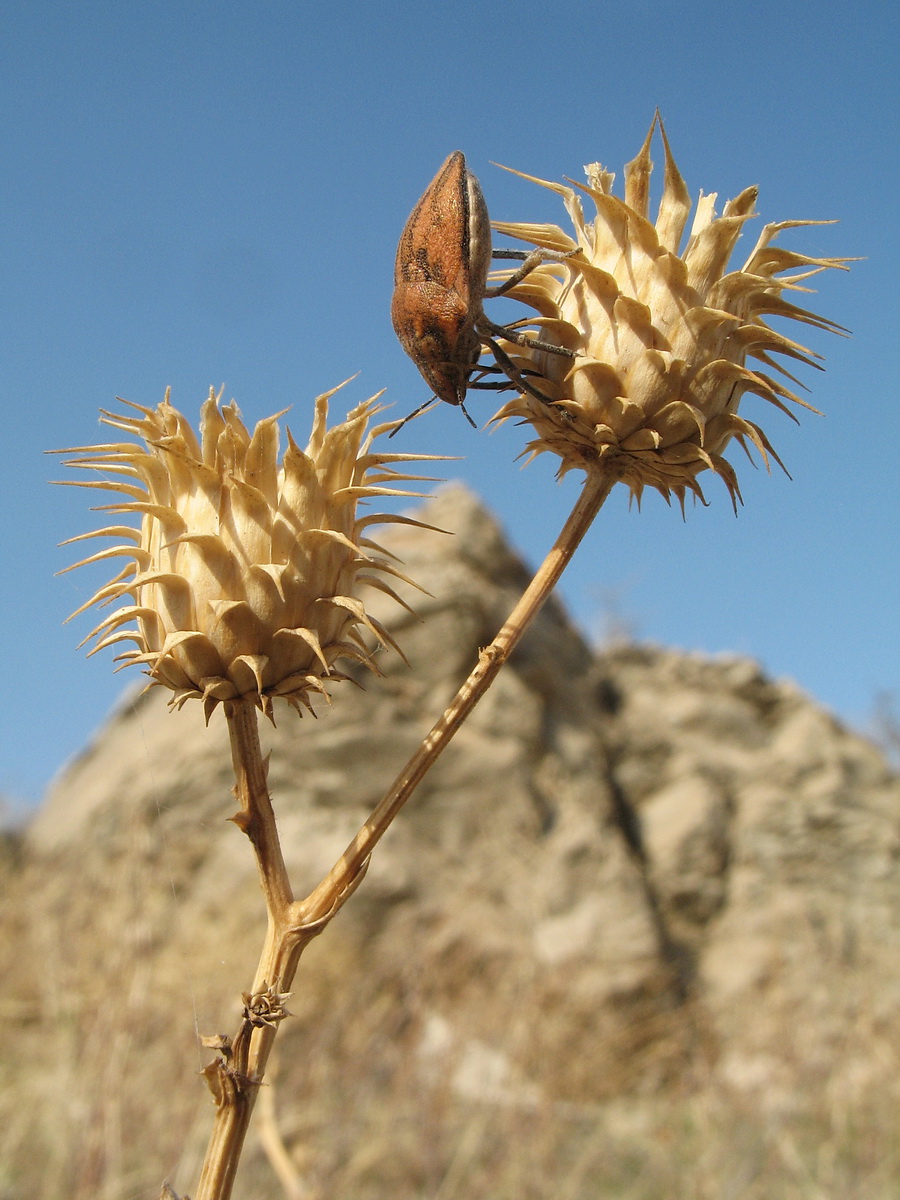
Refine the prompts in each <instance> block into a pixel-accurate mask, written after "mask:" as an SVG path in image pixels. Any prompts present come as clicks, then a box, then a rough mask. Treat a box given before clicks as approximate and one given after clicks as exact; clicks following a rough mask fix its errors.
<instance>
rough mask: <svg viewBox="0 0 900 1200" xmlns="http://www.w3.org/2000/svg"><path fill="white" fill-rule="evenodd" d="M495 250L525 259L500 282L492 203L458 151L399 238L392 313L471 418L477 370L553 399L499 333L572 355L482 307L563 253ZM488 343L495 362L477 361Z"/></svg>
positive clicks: (434, 381) (415, 356) (414, 352)
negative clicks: (494, 262)
mask: <svg viewBox="0 0 900 1200" xmlns="http://www.w3.org/2000/svg"><path fill="white" fill-rule="evenodd" d="M493 257H498V258H499V257H502V258H519V259H522V260H524V261H523V262H522V265H521V267H520V268H519V269H518V270H517V271H515V272H514V273H513V275H512V276H511V277H510V278H509V279H507V280H505V281H504V282H503V283H502V284H500V285H499V286H498V287H488V285H487V277H488V272H489V270H490V266H491V258H492V250H491V223H490V217H489V216H488V210H487V204H486V203H485V200H484V196H483V194H482V191H481V187H480V186H479V183H478V180H477V179H476V178H475V176H474V175H473V174H472V173H471V172H470V171H469V170H468V169H467V167H466V160H465V156H464V155H463V154H462V152H461V151H459V150H456V151H454V153H453V154H451V155H450V157H449V158H448V159H447V161H446V162H445V163H444V165H443V166H442V167H441V169H440V170H439V171H438V173H437V175H435V177H434V179H433V180H432V181H431V183H430V184H429V186H428V188H427V190H426V192H425V194H424V195H423V196H422V199H421V200H420V201H419V203H418V204H417V205H416V207H415V208H414V209H413V211H412V213H411V214H410V217H409V220H408V221H407V222H406V226H405V228H404V230H403V233H402V235H401V237H400V245H399V246H398V247H397V261H396V265H395V268H394V297H393V300H392V302H391V318H392V320H393V323H394V331H395V333H396V334H397V337H398V338H399V339H400V344H401V345H402V346H403V349H404V350H405V351H406V353H407V354H408V355H409V356H410V358H411V359H412V360H413V362H414V363H415V364H416V366H417V367H418V368H419V371H420V372H421V374H422V377H423V378H424V379H425V382H426V383H427V384H428V386H429V387H430V388H431V389H432V390H433V392H434V394H435V396H436V397H437V398H438V399H439V400H444V401H446V403H447V404H458V405H459V407H460V408H461V409H462V411H463V413H464V414H465V416H466V417H467V419H468V420H469V422H470V423H471V424H474V422H473V421H472V419H471V417H469V414H468V413H467V412H466V409H465V405H464V403H463V401H464V400H465V396H466V392H467V390H468V389H469V388H470V387H477V386H479V384H477V383H472V375H473V374H475V373H476V372H480V373H482V374H483V373H485V372H486V371H490V370H498V369H499V370H500V371H502V372H503V373H504V374H505V375H506V376H507V377H508V378H509V379H510V380H511V381H512V382H513V383H514V384H515V385H516V386H518V387H520V388H522V389H523V390H524V391H527V392H530V393H531V394H532V395H534V396H536V397H537V398H538V399H539V400H543V401H544V402H545V403H548V404H549V403H551V401H550V399H549V397H547V396H544V395H543V394H542V393H541V392H539V391H538V390H537V388H535V387H534V385H533V384H531V383H529V381H528V380H527V379H526V378H525V377H524V375H523V373H522V371H520V370H519V368H518V367H516V366H515V364H514V363H513V362H512V361H511V360H510V358H509V356H508V355H507V354H505V353H504V351H503V350H502V349H501V347H500V346H498V345H497V342H496V340H495V339H496V338H498V337H502V338H507V339H509V340H511V341H515V342H519V343H520V344H522V345H527V346H532V347H535V348H537V349H540V350H549V351H551V352H552V353H554V354H565V355H568V356H570V357H574V352H573V351H571V350H566V349H564V348H563V347H561V346H553V345H550V344H548V343H546V342H540V341H536V340H535V339H534V338H531V337H528V336H527V335H525V334H523V333H520V332H519V331H518V330H516V329H511V328H508V327H506V326H503V325H496V324H494V322H493V321H490V320H489V319H488V318H487V316H486V315H485V313H484V309H483V307H482V304H483V301H484V300H485V298H487V297H493V296H501V295H503V293H504V292H507V291H509V289H510V288H512V287H514V286H515V285H516V284H517V283H519V282H520V281H521V280H522V279H524V278H525V276H526V275H527V274H528V273H529V272H530V271H532V270H533V269H534V268H535V267H536V266H537V265H538V264H539V263H541V262H544V261H546V260H547V259H553V260H557V261H558V260H559V259H560V258H563V257H565V256H561V255H556V254H553V253H551V252H548V251H544V250H535V251H533V252H532V253H531V254H527V255H526V254H523V253H520V252H518V251H509V250H504V251H497V252H495V253H494V254H493ZM483 344H484V345H486V346H487V347H488V348H489V349H490V350H491V351H492V353H493V355H494V358H495V360H496V362H497V367H486V366H484V365H483V364H481V363H479V358H480V356H481V349H482V345H483ZM481 386H501V387H508V386H509V385H508V384H501V385H497V384H494V385H485V384H482V385H481ZM429 403H430V402H429ZM416 411H417V412H418V411H420V410H419V409H417V410H416Z"/></svg>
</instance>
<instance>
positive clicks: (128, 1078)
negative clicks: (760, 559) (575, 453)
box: [0, 489, 900, 1200]
mask: <svg viewBox="0 0 900 1200" xmlns="http://www.w3.org/2000/svg"><path fill="white" fill-rule="evenodd" d="M424 519H425V520H427V521H428V522H430V523H433V524H435V525H437V526H440V527H442V528H444V529H451V530H453V532H454V533H455V535H456V536H455V537H448V536H446V535H445V534H441V533H432V532H428V531H425V530H414V529H399V528H398V529H394V530H392V531H391V534H390V538H388V537H385V538H384V539H383V541H384V542H385V544H387V543H388V542H389V544H390V548H391V550H392V551H393V552H394V553H396V554H397V555H398V556H399V557H400V558H401V559H402V560H403V562H404V568H403V569H404V570H405V571H406V572H407V573H408V574H409V575H410V576H411V577H412V578H414V579H416V580H417V581H419V582H420V583H421V584H422V585H423V586H424V587H425V588H427V589H428V592H429V593H430V596H425V597H423V596H420V595H416V594H413V593H410V594H409V597H408V598H409V599H410V602H411V603H412V604H413V605H414V606H415V608H416V610H417V613H418V614H419V616H420V617H421V618H422V620H421V621H419V620H418V619H416V618H413V617H411V616H409V615H408V614H403V613H401V614H400V616H399V617H398V615H397V610H396V607H395V606H394V607H393V608H392V607H391V606H389V605H388V604H387V602H385V604H384V606H383V609H380V611H379V615H380V617H381V619H383V620H384V621H385V622H386V623H387V624H388V625H389V627H390V629H391V632H392V633H393V635H394V636H395V637H396V638H397V640H398V642H399V643H400V645H401V646H402V647H403V650H404V652H405V653H406V655H407V656H408V658H409V660H410V664H411V665H410V666H409V667H407V666H406V665H404V664H403V663H402V662H401V661H400V659H399V657H398V656H396V655H393V654H391V655H384V656H382V660H381V666H382V669H383V670H384V672H385V673H384V677H383V678H380V679H373V678H371V677H369V678H366V679H365V680H363V679H360V682H363V683H364V684H365V690H364V691H363V690H359V689H356V688H353V687H351V686H350V685H344V686H343V690H339V691H338V692H337V694H336V695H335V698H334V704H333V706H332V707H331V708H327V709H325V710H324V711H323V712H322V714H321V716H320V719H319V720H318V721H313V720H305V719H304V720H303V721H299V720H298V719H297V718H296V717H294V716H293V715H291V714H289V713H288V711H287V710H286V711H285V712H284V714H283V715H282V716H281V718H280V723H279V726H278V728H277V729H266V730H264V731H263V738H264V743H267V744H268V745H269V747H270V748H271V769H270V785H271V789H272V792H273V796H274V800H275V805H276V810H277V812H278V814H279V822H280V827H281V831H282V837H283V842H284V846H285V856H286V859H287V863H288V867H289V870H290V873H291V877H292V880H293V882H294V888H295V892H296V894H301V893H302V892H304V891H306V890H309V889H310V888H312V886H313V885H314V884H315V883H316V882H317V881H318V879H319V878H320V877H321V875H322V874H324V873H325V871H326V870H327V868H328V867H329V866H330V864H331V862H332V860H333V859H334V858H335V857H336V856H337V855H338V854H339V853H340V851H341V850H342V849H343V847H344V846H345V845H346V843H347V842H348V841H349V840H350V838H351V837H352V836H353V833H354V832H355V830H356V828H357V827H358V825H359V824H360V822H361V821H362V820H363V819H364V817H365V816H366V814H367V812H368V811H369V810H370V808H371V807H372V806H373V805H374V803H375V802H376V801H377V799H378V798H379V797H380V795H381V794H382V792H383V791H384V790H385V788H386V787H387V785H388V784H389V783H390V782H391V781H392V779H393V777H394V776H395V774H396V773H397V772H398V770H399V769H400V768H401V767H402V765H403V763H404V762H405V761H406V759H407V757H408V756H409V754H410V753H411V752H412V751H413V749H414V748H415V747H416V745H417V744H418V742H419V740H420V739H421V737H422V736H423V734H424V733H425V732H426V731H427V729H428V728H429V726H430V725H431V724H432V723H433V721H434V720H435V719H436V718H437V716H439V715H440V713H441V712H442V711H443V708H444V707H445V705H446V703H447V701H448V700H449V698H450V697H451V696H452V694H453V693H454V692H455V690H456V688H457V687H458V686H459V684H460V683H461V682H462V680H463V679H464V678H465V676H466V674H467V673H468V671H469V669H470V667H471V665H472V664H473V662H474V660H475V657H476V654H477V651H478V648H479V647H480V646H482V645H484V644H486V643H487V642H488V641H489V640H490V638H491V637H492V635H493V633H494V632H495V631H496V629H497V628H498V627H499V625H500V624H501V623H502V621H503V619H504V618H505V616H506V615H507V613H508V611H509V609H510V608H511V607H512V604H513V602H514V601H515V599H516V598H517V596H518V594H519V593H520V592H521V590H522V588H523V586H524V584H525V582H527V575H526V572H525V570H524V568H523V566H522V565H521V563H520V562H519V561H518V560H517V559H516V558H515V556H514V555H513V554H512V553H511V551H510V550H509V548H508V547H507V545H506V544H505V543H504V541H503V538H502V535H501V533H500V531H499V530H498V529H497V527H496V525H495V524H494V523H493V521H492V520H491V518H490V517H489V516H488V515H487V514H486V513H485V512H484V511H483V509H481V508H480V506H479V505H478V503H477V502H476V501H475V500H474V499H473V498H472V497H471V496H470V495H468V494H467V493H465V492H463V491H462V490H460V489H447V490H446V491H444V492H442V493H441V494H439V495H438V497H437V498H436V499H435V500H434V501H433V502H432V503H431V504H430V506H429V507H428V509H427V511H426V512H425V513H424ZM231 782H232V781H231V764H230V755H229V751H228V746H227V738H226V735H225V729H224V722H222V721H221V720H219V719H214V720H213V721H212V723H211V725H210V727H209V728H205V727H204V725H203V721H202V716H201V714H200V711H199V707H198V706H193V707H192V706H190V705H189V706H187V707H186V708H185V709H184V710H183V711H182V712H181V713H180V714H171V713H169V712H168V711H167V709H166V708H165V697H164V696H163V695H162V694H161V693H160V692H154V693H150V694H149V695H146V696H144V697H142V698H140V699H137V700H136V701H133V702H131V703H129V704H126V705H124V706H123V707H122V708H121V709H120V710H119V711H118V712H117V713H116V714H115V715H114V716H113V718H112V719H111V720H110V721H109V723H108V724H107V725H106V726H105V727H104V729H103V730H102V731H101V732H100V733H99V734H98V736H97V739H96V740H95V742H94V743H93V744H92V745H91V746H90V747H89V748H88V749H87V750H86V751H85V752H84V754H83V755H82V756H81V757H80V758H79V759H78V761H76V762H74V763H73V764H71V766H70V767H69V769H68V770H67V771H66V773H65V774H64V775H63V777H62V778H61V779H60V780H59V781H58V783H57V784H56V786H55V788H54V789H53V791H52V794H51V795H50V796H49V798H48V800H47V803H46V805H45V807H44V808H43V810H42V811H41V812H40V814H39V815H38V817H37V818H36V820H35V821H34V823H33V825H32V827H31V829H30V830H29V831H28V833H27V836H26V838H25V840H24V843H23V844H22V846H21V847H19V848H18V850H17V851H16V853H15V854H11V855H10V856H8V861H5V862H4V864H3V867H2V870H3V874H4V876H5V880H6V896H5V899H4V901H3V904H2V910H0V920H2V924H3V933H4V938H3V955H4V960H5V961H4V962H3V968H4V969H3V973H2V981H3V982H2V985H0V986H2V989H3V996H2V999H0V1005H2V1011H4V1013H5V1014H6V1018H7V1019H6V1027H7V1030H8V1031H10V1030H12V1031H14V1036H12V1037H8V1041H7V1053H6V1054H5V1055H4V1065H3V1067H2V1078H3V1098H2V1100H0V1128H2V1130H3V1135H2V1140H0V1200H13V1198H18V1197H23V1198H24V1197H29V1198H31V1197H34V1198H36V1200H57V1198H60V1200H61V1198H62V1197H65V1198H66V1200H81V1198H85V1200H86V1198H87V1197H98V1196H102V1197H105V1198H108V1200H119V1198H121V1200H125V1198H126V1197H138V1196H140V1197H144V1196H146V1197H153V1198H154V1200H155V1197H156V1196H158V1194H159V1186H160V1183H161V1180H162V1179H163V1178H164V1177H166V1176H168V1177H169V1178H170V1179H171V1180H172V1183H173V1184H174V1186H175V1187H176V1189H177V1190H178V1192H179V1193H183V1192H184V1191H186V1190H188V1189H189V1188H190V1187H191V1186H192V1184H193V1182H194V1180H195V1178H196V1172H197V1164H198V1162H199V1159H200V1157H201V1156H202V1152H203V1147H204V1143H205V1137H206V1134H207V1133H208V1129H209V1125H210V1120H211V1102H210V1100H209V1098H208V1096H207V1095H205V1094H204V1090H203V1088H202V1085H201V1080H200V1079H199V1078H198V1075H197V1073H198V1072H199V1070H200V1069H201V1068H202V1066H203V1065H204V1063H205V1062H206V1061H207V1060H208V1058H209V1057H210V1055H209V1052H208V1051H202V1050H200V1049H198V1044H197V1034H198V1033H200V1034H211V1033H215V1032H219V1031H230V1030H232V1028H233V1027H234V1026H235V1024H236V1016H237V997H238V994H239V993H240V991H241V990H242V989H244V988H246V987H247V986H248V984H249V982H250V979H251V977H252V974H253V968H254V965H255V961H256V956H257V953H258V948H259V945H260V942H261V937H262V931H263V926H264V917H263V912H262V902H261V897H260V895H259V888H258V883H257V881H256V877H255V867H254V863H253V859H252V856H251V853H250V849H249V846H248V845H247V844H246V842H245V840H244V839H243V838H242V836H241V835H240V834H239V833H238V831H237V829H236V828H235V827H234V825H232V824H230V823H229V822H228V821H227V820H226V818H227V817H228V816H229V815H230V813H231V812H232V811H233V801H232V800H231V797H230V795H229V793H230V788H231ZM898 814H900V784H898V780H897V779H896V778H895V777H893V776H892V775H891V773H890V772H889V770H888V768H887V767H886V765H885V763H884V761H883V759H882V757H881V756H880V754H879V753H878V751H877V750H876V749H875V748H874V747H873V746H871V745H869V744H868V743H867V742H865V741H864V740H862V739H861V738H859V737H857V736H854V735H853V734H851V733H849V732H848V731H846V730H845V729H843V728H842V727H841V726H840V725H838V724H837V723H836V722H835V721H834V720H833V719H831V718H830V717H829V716H828V715H827V714H825V713H824V712H822V711H821V710H820V709H819V708H817V707H816V706H815V705H814V704H813V703H811V702H810V701H809V700H808V699H807V698H806V697H804V696H803V695H802V694H801V693H799V692H798V691H797V690H796V689H795V688H794V687H792V686H791V685H789V684H785V683H773V682H772V681H770V680H768V679H766V678H765V677H764V676H763V674H762V673H761V672H760V670H759V668H758V667H757V666H756V665H755V664H754V663H752V662H750V661H747V660H745V659H738V658H729V659H719V660H714V661H710V660H708V659H702V658H699V657H695V656H687V655H684V654H677V653H674V652H671V651H665V650H660V649H655V648H648V647H640V646H621V647H618V648H614V649H611V650H608V651H607V652H605V653H602V654H597V653H595V652H594V651H592V650H591V649H590V648H589V647H588V646H587V645H586V644H585V642H584V641H583V639H582V638H581V636H580V634H579V633H578V632H577V631H576V630H575V629H574V628H573V627H572V626H571V625H570V624H569V622H568V621H567V619H566V617H565V615H564V613H563V612H562V610H561V609H560V608H559V607H558V606H556V605H555V604H553V603H551V604H550V605H548V606H547V608H546V609H545V611H544V612H543V613H542V615H541V617H540V619H539V621H538V622H537V623H536V625H535V627H534V629H533V630H532V631H531V633H530V635H529V636H528V638H527V640H526V641H525V642H523V644H522V647H521V648H520V650H519V651H518V652H517V654H516V655H515V656H514V659H513V661H512V663H511V664H510V665H509V666H508V667H507V668H506V669H505V670H504V672H502V673H501V676H500V678H499V680H498V682H497V683H496V685H495V686H494V687H493V688H492V690H491V691H490V692H489V693H488V695H487V697H486V698H485V699H484V701H483V702H482V703H481V705H480V706H479V707H478V708H477V709H476V711H475V714H474V715H473V717H472V719H471V720H470V721H469V722H468V723H467V724H466V725H465V726H464V727H463V729H462V731H461V732H460V733H459V735H458V736H457V738H456V739H455V741H454V742H453V743H452V745H451V746H450V748H449V749H448V750H447V751H446V753H445V754H444V756H443V758H442V759H441V760H440V762H439V763H438V765H437V766H436V768H435V769H434V770H433V771H432V773H431V774H430V775H429V776H428V777H427V779H426V781H425V782H424V783H423V785H422V786H421V788H420V790H419V792H418V793H417V794H416V796H415V797H414V799H413V800H412V801H411V802H410V804H409V805H408V806H407V808H406V809H405V810H404V811H403V812H402V813H401V815H400V817H399V818H398V820H397V822H396V823H395V825H394V827H393V828H392V830H391V831H390V833H389V834H388V836H387V837H386V839H385V841H384V843H383V844H382V846H381V847H380V848H379V849H378V851H377V852H376V855H375V857H374V859H373V862H372V866H371V868H370V870H369V873H368V875H367V877H366V879H365V881H364V883H363V885H362V887H361V888H360V890H359V892H358V894H357V895H356V896H354V897H353V898H352V899H351V901H350V902H349V903H348V905H347V907H346V908H345V909H344V910H343V911H342V912H341V914H340V915H339V917H338V918H337V919H336V920H335V922H334V923H333V924H332V925H331V926H330V927H329V928H328V929H327V931H326V933H325V934H324V935H323V937H322V938H321V939H318V940H317V941H316V942H314V943H313V944H312V946H311V947H310V949H309V950H308V951H307V954H306V956H305V957H304V960H303V962H302V963H301V967H300V971H299V973H298V977H297V981H296V984H295V995H294V997H293V999H292V1001H291V1003H290V1008H291V1010H292V1012H293V1013H294V1017H293V1019H292V1020H291V1021H290V1022H288V1023H287V1024H286V1025H285V1026H284V1027H283V1029H282V1032H281V1037H280V1040H281V1046H280V1050H279V1051H278V1060H277V1062H276V1064H275V1074H274V1076H273V1080H274V1082H273V1085H272V1086H271V1087H269V1088H267V1089H265V1096H264V1100H265V1103H263V1104H261V1106H260V1113H259V1116H260V1121H259V1122H258V1126H259V1129H260V1130H261V1132H262V1135H263V1136H262V1138H261V1140H259V1141H251V1144H249V1145H248V1149H247V1152H246V1163H245V1166H244V1167H243V1168H242V1172H243V1174H242V1176H241V1177H240V1179H239V1183H238V1188H237V1192H236V1195H237V1196H276V1195H281V1194H284V1195H286V1196H295V1197H297V1196H301V1195H302V1196H304V1197H320V1196H321V1197H325V1196H332V1195H334V1196H338V1195H347V1196H350V1195H353V1196H354V1197H357V1198H360V1197H361V1198H363V1200H368V1198H371V1200H376V1198H379V1200H380V1198H381V1197H388V1196H390V1197H392V1200H393V1198H401V1200H402V1198H405V1197H410V1198H412V1197H423V1196H428V1197H432V1196H434V1197H440V1200H454V1198H456V1197H459V1198H460V1200H461V1198H462V1197H467V1198H470V1197H485V1198H486V1197H492V1198H495V1200H497V1198H501V1197H503V1198H505V1197H509V1198H510V1200H512V1197H517V1198H518V1197H534V1198H535V1200H537V1198H543V1197H548V1198H549V1197H557V1196H564V1197H568V1198H570V1200H580V1198H581V1197H584V1200H588V1197H597V1196H606V1195H609V1196H611V1197H612V1196H615V1197H617V1198H618V1197H626V1198H627V1197H643V1196H647V1197H650V1196H654V1197H656V1196H659V1195H661V1194H665V1195H666V1196H667V1197H680V1196H682V1195H683V1196H685V1197H687V1196H696V1195H707V1194H708V1195H711V1196H712V1195H716V1196H719V1195H734V1196H741V1197H751V1196H752V1197H755V1196H759V1197H764V1196H765V1197H770V1196H779V1197H781V1196H784V1197H789V1196H790V1197H793V1196H797V1197H799V1196H801V1195H802V1196H807V1195H813V1194H822V1193H824V1194H828V1195H847V1196H851V1195H854V1196H855V1195H860V1196H862V1195H866V1196H867V1197H869V1196H879V1195H884V1196H888V1195H894V1194H896V1186H897V1181H898V1179H900V1169H898V1165H897V1162H896V1156H897V1151H896V1149H892V1147H893V1142H894V1140H895V1139H893V1133H892V1131H893V1125H894V1121H893V1118H892V1116H891V1113H890V1109H891V1106H892V1105H894V1104H895V1103H896V1083H895V1079H894V1077H895V1076H896V1070H895V1069H894V1068H893V1065H892V1064H893V1062H894V1056H895V1055H896V1054H897V1053H898V1052H900V1038H898V1035H897V1029H896V1024H897V1021H896V1016H895V1014H896V1012H897V1011H898V1008H900V953H898V951H900V874H898V854H900V831H898ZM876 1097H877V1100H878V1103H877V1104H876V1103H874V1099H875V1098H876ZM264 1146H268V1153H266V1152H264ZM823 1146H827V1147H828V1152H827V1153H825V1152H824V1151H823V1150H822V1148H823ZM279 1147H280V1153H279ZM273 1171H278V1172H280V1178H281V1181H282V1182H281V1185H279V1184H277V1183H276V1175H275V1174H274V1173H273ZM773 1171H774V1174H773V1173H772V1172H773ZM773 1180H777V1181H778V1188H777V1189H776V1188H775V1187H774V1186H773ZM811 1180H812V1181H813V1182H814V1185H815V1187H817V1188H818V1189H819V1192H818V1193H817V1192H815V1191H810V1190H809V1188H810V1186H811V1184H810V1181H811ZM279 1187H280V1188H281V1190H279ZM856 1187H859V1188H860V1189H861V1190H859V1191H856V1190H854V1188H856ZM292 1188H293V1191H292V1190H291V1189H292ZM792 1188H794V1190H791V1189H792ZM754 1189H756V1190H754ZM804 1189H806V1190H804ZM879 1189H882V1190H879Z"/></svg>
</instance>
